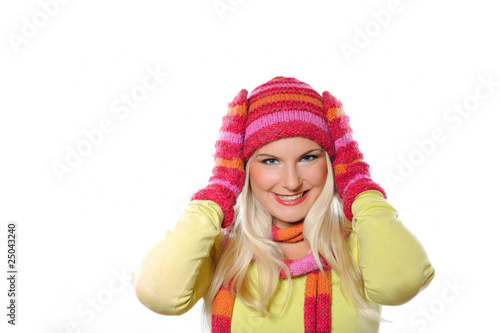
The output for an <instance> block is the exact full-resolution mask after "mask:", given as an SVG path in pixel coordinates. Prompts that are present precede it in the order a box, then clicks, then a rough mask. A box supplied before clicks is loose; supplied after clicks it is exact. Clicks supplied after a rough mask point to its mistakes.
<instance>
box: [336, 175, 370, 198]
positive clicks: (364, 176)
mask: <svg viewBox="0 0 500 333" xmlns="http://www.w3.org/2000/svg"><path fill="white" fill-rule="evenodd" d="M362 178H370V177H368V176H367V175H364V174H359V173H358V174H357V175H356V176H354V177H353V178H352V179H351V180H350V181H349V182H348V183H347V185H346V186H345V188H344V193H343V194H342V196H344V195H345V194H346V193H347V189H348V188H349V186H351V185H352V184H354V183H355V182H356V181H358V180H360V179H362Z"/></svg>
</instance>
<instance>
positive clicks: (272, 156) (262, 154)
mask: <svg viewBox="0 0 500 333" xmlns="http://www.w3.org/2000/svg"><path fill="white" fill-rule="evenodd" d="M318 150H319V152H321V151H322V150H321V149H320V148H315V149H311V150H308V151H306V152H305V153H303V154H301V155H300V157H304V156H306V155H309V154H311V153H313V152H315V151H318ZM255 157H270V158H276V159H277V158H278V157H277V156H274V155H272V154H267V153H261V154H258V155H257V156H255Z"/></svg>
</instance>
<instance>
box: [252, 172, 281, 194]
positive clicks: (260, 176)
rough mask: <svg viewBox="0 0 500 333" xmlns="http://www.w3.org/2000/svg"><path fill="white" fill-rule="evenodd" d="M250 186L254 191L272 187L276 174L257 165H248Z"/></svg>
mask: <svg viewBox="0 0 500 333" xmlns="http://www.w3.org/2000/svg"><path fill="white" fill-rule="evenodd" d="M249 172H250V186H251V187H252V190H253V191H254V192H255V191H265V190H270V189H271V188H273V186H274V183H275V181H276V180H275V178H276V176H275V175H274V174H272V173H270V172H269V171H267V170H264V169H263V168H260V167H259V166H250V169H249Z"/></svg>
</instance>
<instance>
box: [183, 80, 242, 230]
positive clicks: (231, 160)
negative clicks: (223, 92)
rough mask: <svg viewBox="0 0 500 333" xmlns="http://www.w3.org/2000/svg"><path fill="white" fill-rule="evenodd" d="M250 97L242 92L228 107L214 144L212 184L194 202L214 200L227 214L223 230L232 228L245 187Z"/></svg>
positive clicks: (195, 195) (197, 195)
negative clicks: (246, 137)
mask: <svg viewBox="0 0 500 333" xmlns="http://www.w3.org/2000/svg"><path fill="white" fill-rule="evenodd" d="M247 94H248V92H247V91H246V90H245V89H243V90H241V91H240V92H239V93H238V95H236V97H235V98H234V99H233V101H232V102H231V103H229V110H228V111H227V113H226V115H225V116H224V117H223V118H222V127H221V129H220V131H219V138H218V139H217V141H216V143H215V155H214V158H215V167H214V168H213V170H212V176H211V177H210V180H209V184H208V185H207V186H206V187H205V188H203V189H202V190H200V191H198V192H196V193H195V194H194V195H193V197H192V198H191V200H211V201H213V202H215V203H216V204H218V205H219V206H220V208H221V209H222V211H223V212H224V220H223V222H222V228H227V227H229V226H230V225H231V223H232V222H233V219H234V206H235V205H236V199H237V198H238V195H239V194H240V193H241V190H242V188H243V184H244V183H245V169H244V159H243V139H244V135H245V126H246V122H247V117H248V100H247Z"/></svg>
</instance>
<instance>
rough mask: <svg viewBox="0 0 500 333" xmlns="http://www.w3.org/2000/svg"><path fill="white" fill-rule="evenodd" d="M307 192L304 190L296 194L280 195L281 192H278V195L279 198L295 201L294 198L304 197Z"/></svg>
mask: <svg viewBox="0 0 500 333" xmlns="http://www.w3.org/2000/svg"><path fill="white" fill-rule="evenodd" d="M306 192H307V191H304V192H302V193H299V194H296V195H279V194H276V196H277V197H278V198H280V199H281V200H284V201H293V200H297V199H300V198H302V197H303V196H304V194H305V193H306Z"/></svg>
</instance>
